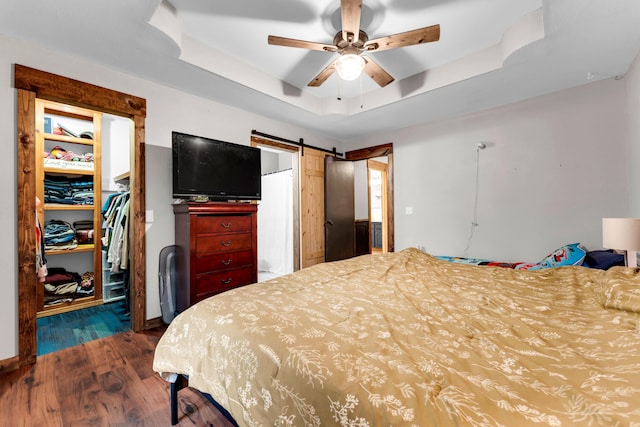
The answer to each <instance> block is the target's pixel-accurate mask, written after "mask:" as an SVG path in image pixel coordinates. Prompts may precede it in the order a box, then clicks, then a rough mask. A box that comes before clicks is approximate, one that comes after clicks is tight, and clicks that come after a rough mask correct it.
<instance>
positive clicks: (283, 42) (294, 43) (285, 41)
mask: <svg viewBox="0 0 640 427" xmlns="http://www.w3.org/2000/svg"><path fill="white" fill-rule="evenodd" d="M267 41H268V42H269V44H271V45H276V46H287V47H299V48H302V49H310V50H320V51H323V52H335V51H336V50H337V48H336V47H335V46H333V45H330V44H324V43H317V42H308V41H305V40H298V39H289V38H286V37H279V36H269V37H268V39H267Z"/></svg>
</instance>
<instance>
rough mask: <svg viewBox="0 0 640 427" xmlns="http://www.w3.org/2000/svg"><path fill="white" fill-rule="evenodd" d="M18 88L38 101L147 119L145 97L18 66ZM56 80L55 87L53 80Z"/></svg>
mask: <svg viewBox="0 0 640 427" xmlns="http://www.w3.org/2000/svg"><path fill="white" fill-rule="evenodd" d="M14 74H15V77H14V78H15V83H14V86H15V88H16V89H24V90H27V91H29V92H34V93H35V94H36V97H37V98H40V99H49V100H51V101H57V102H62V103H71V102H70V101H73V102H72V103H73V104H74V105H77V106H79V107H85V108H89V109H94V110H95V109H97V110H100V111H102V112H104V113H110V114H115V115H118V116H126V117H133V116H142V117H146V116H147V101H146V100H145V99H144V98H138V97H137V96H133V95H129V94H126V93H122V92H117V91H115V90H111V89H106V88H103V87H100V86H96V85H92V84H90V83H85V82H81V81H79V80H74V79H70V78H68V77H64V76H59V75H56V74H51V73H48V72H46V71H41V70H36V69H35V68H30V67H26V66H24V65H20V64H15V66H14ZM52 78H54V79H55V84H53V83H52V81H51V79H52Z"/></svg>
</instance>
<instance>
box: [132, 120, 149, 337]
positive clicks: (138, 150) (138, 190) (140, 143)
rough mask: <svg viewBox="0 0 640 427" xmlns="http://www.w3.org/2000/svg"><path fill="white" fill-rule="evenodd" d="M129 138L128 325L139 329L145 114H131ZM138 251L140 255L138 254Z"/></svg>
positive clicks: (143, 309) (143, 299) (143, 305)
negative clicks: (131, 126) (132, 141)
mask: <svg viewBox="0 0 640 427" xmlns="http://www.w3.org/2000/svg"><path fill="white" fill-rule="evenodd" d="M133 140H134V141H135V144H133V147H131V155H130V159H131V170H132V172H133V173H132V174H131V175H130V176H129V191H130V195H131V202H130V205H129V209H130V212H129V218H130V220H131V219H133V227H131V228H130V229H129V233H130V234H129V242H133V243H132V244H131V246H130V249H129V254H130V256H129V288H130V289H129V301H130V312H131V329H132V330H133V331H134V332H140V331H142V330H144V329H145V320H146V318H147V313H146V311H147V310H146V307H147V305H146V298H147V296H146V295H147V288H146V286H147V279H146V271H147V270H146V264H147V257H146V226H145V216H146V211H145V209H146V201H145V200H146V192H145V188H146V183H145V177H146V167H145V165H146V161H145V118H144V117H143V116H133ZM139 254H141V256H138V255H139Z"/></svg>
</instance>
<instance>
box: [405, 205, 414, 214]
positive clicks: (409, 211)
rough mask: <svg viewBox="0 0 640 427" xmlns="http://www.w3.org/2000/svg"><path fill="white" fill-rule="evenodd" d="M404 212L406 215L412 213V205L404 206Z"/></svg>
mask: <svg viewBox="0 0 640 427" xmlns="http://www.w3.org/2000/svg"><path fill="white" fill-rule="evenodd" d="M404 213H405V214H406V215H413V208H412V207H406V208H404Z"/></svg>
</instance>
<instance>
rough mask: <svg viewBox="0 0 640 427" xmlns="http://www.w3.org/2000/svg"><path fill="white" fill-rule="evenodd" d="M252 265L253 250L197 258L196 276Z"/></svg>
mask: <svg viewBox="0 0 640 427" xmlns="http://www.w3.org/2000/svg"><path fill="white" fill-rule="evenodd" d="M252 264H253V252H252V251H251V250H247V251H241V252H229V253H223V254H215V255H204V256H199V257H197V258H196V274H200V273H207V272H214V271H220V270H225V269H228V268H238V267H246V266H251V265H252Z"/></svg>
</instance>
